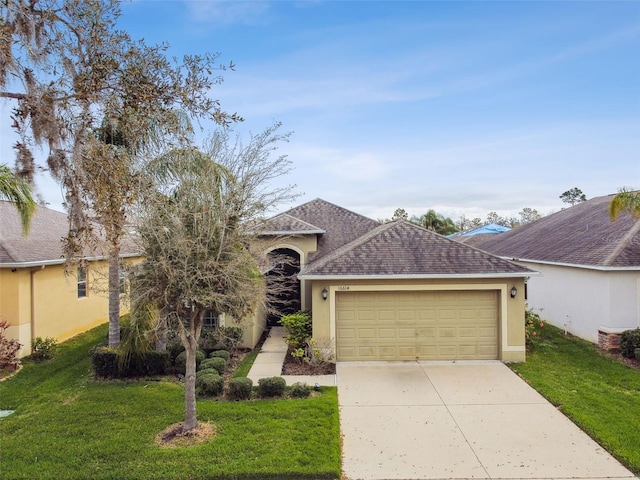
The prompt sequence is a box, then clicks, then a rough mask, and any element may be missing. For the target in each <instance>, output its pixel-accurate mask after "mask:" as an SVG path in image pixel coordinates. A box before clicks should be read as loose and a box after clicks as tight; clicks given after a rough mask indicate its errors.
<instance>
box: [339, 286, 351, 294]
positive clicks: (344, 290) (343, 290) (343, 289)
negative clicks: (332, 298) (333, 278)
mask: <svg viewBox="0 0 640 480" xmlns="http://www.w3.org/2000/svg"><path fill="white" fill-rule="evenodd" d="M347 290H349V285H338V291H339V292H346V291H347Z"/></svg>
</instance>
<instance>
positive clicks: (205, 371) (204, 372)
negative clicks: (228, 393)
mask: <svg viewBox="0 0 640 480" xmlns="http://www.w3.org/2000/svg"><path fill="white" fill-rule="evenodd" d="M204 375H218V376H220V374H219V373H218V371H217V370H216V369H215V368H203V369H202V370H198V371H197V372H196V379H198V378H200V377H202V376H204Z"/></svg>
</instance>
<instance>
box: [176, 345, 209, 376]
mask: <svg viewBox="0 0 640 480" xmlns="http://www.w3.org/2000/svg"><path fill="white" fill-rule="evenodd" d="M205 358H206V355H205V354H204V352H203V351H202V350H196V370H198V368H199V367H200V363H202V361H203V360H204V359H205ZM175 366H176V370H177V371H178V372H180V373H185V372H186V371H187V352H186V351H184V352H182V353H180V354H179V355H178V356H177V357H176V365H175Z"/></svg>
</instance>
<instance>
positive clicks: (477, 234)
mask: <svg viewBox="0 0 640 480" xmlns="http://www.w3.org/2000/svg"><path fill="white" fill-rule="evenodd" d="M510 230H511V229H510V228H509V227H505V226H504V225H499V224H497V223H488V224H486V225H483V226H481V227H478V228H474V229H473V230H469V231H468V232H456V233H453V234H451V235H447V238H452V239H454V240H456V241H458V242H462V243H464V244H466V245H471V246H476V245H478V244H479V243H481V242H483V241H485V240H486V239H487V238H490V237H492V236H493V235H496V234H498V233H505V232H508V231H510Z"/></svg>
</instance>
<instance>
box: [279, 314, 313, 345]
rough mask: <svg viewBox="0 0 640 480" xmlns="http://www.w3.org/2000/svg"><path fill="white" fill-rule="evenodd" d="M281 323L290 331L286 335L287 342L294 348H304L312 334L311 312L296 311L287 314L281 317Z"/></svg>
mask: <svg viewBox="0 0 640 480" xmlns="http://www.w3.org/2000/svg"><path fill="white" fill-rule="evenodd" d="M280 323H281V324H282V326H283V327H284V328H285V329H286V330H287V332H288V334H287V336H286V337H285V340H286V342H287V344H289V346H290V347H292V348H294V349H296V348H304V347H305V345H306V343H307V340H309V339H310V338H311V334H312V325H311V314H310V313H309V312H296V313H292V314H290V315H285V316H284V317H282V318H281V319H280Z"/></svg>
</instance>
